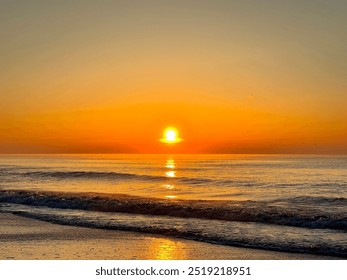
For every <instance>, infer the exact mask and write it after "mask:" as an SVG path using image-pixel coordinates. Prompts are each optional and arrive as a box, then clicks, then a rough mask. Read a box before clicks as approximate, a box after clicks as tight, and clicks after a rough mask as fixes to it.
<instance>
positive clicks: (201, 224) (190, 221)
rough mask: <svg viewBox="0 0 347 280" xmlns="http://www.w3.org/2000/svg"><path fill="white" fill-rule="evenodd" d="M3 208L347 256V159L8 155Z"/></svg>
mask: <svg viewBox="0 0 347 280" xmlns="http://www.w3.org/2000/svg"><path fill="white" fill-rule="evenodd" d="M0 211H2V212H12V213H17V214H19V215H23V216H27V217H31V218H36V219H41V220H46V221H50V222H56V223H61V224H70V225H77V226H85V227H95V228H106V229H117V230H119V229H120V230H130V231H138V232H150V233H158V234H163V235H168V236H176V237H182V238H188V239H194V240H200V241H204V242H211V243H218V244H224V245H236V246H243V247H252V248H261V249H269V250H278V251H288V252H304V253H313V254H327V255H334V256H342V257H347V157H344V156H294V155H290V156H289V155H273V156H272V155H269V156H264V155H173V156H169V155H107V156H105V155H74V156H68V155H66V156H65V155H59V156H54V155H35V156H19V155H17V156H5V155H2V156H0Z"/></svg>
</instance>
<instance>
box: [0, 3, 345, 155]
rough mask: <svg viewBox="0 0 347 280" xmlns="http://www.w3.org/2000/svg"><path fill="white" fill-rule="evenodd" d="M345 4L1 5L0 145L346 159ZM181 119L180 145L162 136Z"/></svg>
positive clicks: (28, 149)
mask: <svg viewBox="0 0 347 280" xmlns="http://www.w3.org/2000/svg"><path fill="white" fill-rule="evenodd" d="M346 15H347V1H344V0H330V1H323V0H315V1H313V0H312V1H298V0H293V1H289V0H288V1H276V0H264V1H257V0H253V1H251V0H239V1H231V0H225V1H224V0H213V1H212V0H211V1H205V0H199V1H198V0H196V1H191V0H184V1H181V0H175V1H165V0H157V1H154V0H148V1H133V0H127V1H116V0H113V1H102V0H101V1H89V0H84V1H82V0H81V1H76V0H69V1H63V0H62V1H47V0H41V1H39V0H31V1H24V0H22V1H20V0H17V1H8V0H4V1H0V61H1V63H0V153H334V154H347V16H346ZM168 126H173V127H175V128H177V130H178V131H179V135H180V137H181V138H182V139H183V141H182V142H180V143H177V144H176V145H171V146H170V145H167V144H165V143H162V142H160V141H159V139H160V138H161V137H162V134H163V130H164V129H165V128H166V127H168Z"/></svg>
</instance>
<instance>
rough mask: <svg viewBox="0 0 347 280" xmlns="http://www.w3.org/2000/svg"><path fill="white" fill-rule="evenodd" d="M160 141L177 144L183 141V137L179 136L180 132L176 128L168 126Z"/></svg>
mask: <svg viewBox="0 0 347 280" xmlns="http://www.w3.org/2000/svg"><path fill="white" fill-rule="evenodd" d="M160 141H161V142H163V143H167V144H175V143H179V142H181V141H182V139H181V138H179V134H178V131H177V129H176V128H174V127H167V128H166V129H165V130H164V133H163V138H162V139H160Z"/></svg>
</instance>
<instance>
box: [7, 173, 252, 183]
mask: <svg viewBox="0 0 347 280" xmlns="http://www.w3.org/2000/svg"><path fill="white" fill-rule="evenodd" d="M12 174H15V175H19V176H24V177H32V178H40V179H47V178H48V179H49V178H52V179H58V180H70V179H73V180H78V179H85V180H113V181H118V180H123V181H125V180H137V181H145V182H167V181H168V180H170V182H173V183H174V182H176V183H183V184H190V185H207V184H213V185H214V186H226V185H239V186H256V185H257V184H256V183H255V182H249V181H240V180H222V179H219V180H213V179H210V178H196V177H195V178H193V177H170V178H168V177H166V176H158V175H144V174H135V173H122V172H112V171H110V172H102V171H24V172H15V173H12Z"/></svg>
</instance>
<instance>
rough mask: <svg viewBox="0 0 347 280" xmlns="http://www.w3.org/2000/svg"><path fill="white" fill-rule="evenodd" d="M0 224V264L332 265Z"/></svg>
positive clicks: (4, 220) (146, 238) (129, 236)
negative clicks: (278, 262)
mask: <svg viewBox="0 0 347 280" xmlns="http://www.w3.org/2000/svg"><path fill="white" fill-rule="evenodd" d="M0 222H1V227H0V246H1V251H0V259H2V260H9V259H16V260H22V259H28V260H32V259H40V260H44V259H47V260H55V259H64V260H95V259H101V260H107V259H119V260H120V259H126V260H133V259H136V260H145V259H151V260H152V259H153V260H154V259H161V260H171V259H175V260H194V259H211V260H212V259H240V260H243V259H249V260H250V259H271V260H272V259H273V260H275V259H335V258H333V257H329V256H319V255H309V254H292V253H283V252H273V251H266V250H255V249H248V248H238V247H228V246H221V245H213V244H208V243H203V242H196V241H191V240H184V239H177V238H167V237H163V236H159V235H151V234H142V233H134V232H125V231H110V230H99V229H89V228H82V227H73V226H63V225H57V224H51V223H47V222H42V221H38V220H33V219H29V218H23V217H19V216H15V215H12V214H5V213H0Z"/></svg>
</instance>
